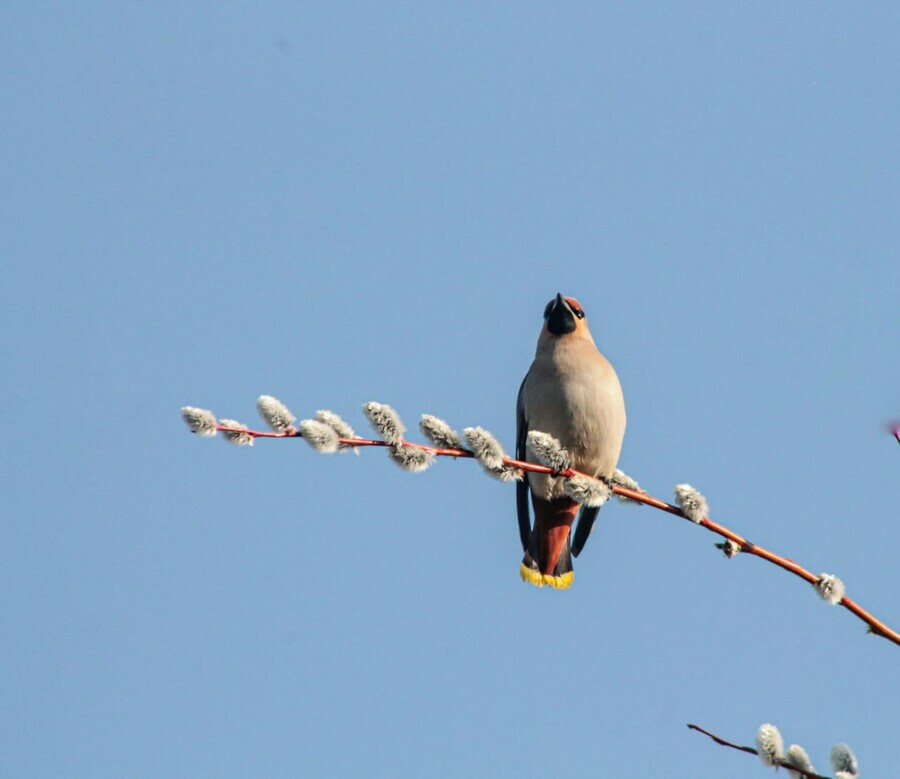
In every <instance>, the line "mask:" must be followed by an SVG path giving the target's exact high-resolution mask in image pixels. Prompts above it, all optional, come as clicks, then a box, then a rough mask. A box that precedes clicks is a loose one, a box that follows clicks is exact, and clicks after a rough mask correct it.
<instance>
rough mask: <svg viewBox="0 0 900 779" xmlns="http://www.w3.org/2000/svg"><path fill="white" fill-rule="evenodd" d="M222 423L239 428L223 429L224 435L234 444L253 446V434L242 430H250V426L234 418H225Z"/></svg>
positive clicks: (225, 425)
mask: <svg viewBox="0 0 900 779" xmlns="http://www.w3.org/2000/svg"><path fill="white" fill-rule="evenodd" d="M221 424H222V426H223V427H236V428H238V429H237V430H223V431H222V435H223V436H224V437H225V440H226V441H228V443H230V444H234V445H235V446H253V436H252V435H250V434H249V433H243V432H240V431H242V430H248V429H249V428H248V427H247V425H245V424H243V423H242V422H238V421H236V420H234V419H223V420H222V422H221Z"/></svg>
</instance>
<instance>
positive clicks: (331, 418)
mask: <svg viewBox="0 0 900 779" xmlns="http://www.w3.org/2000/svg"><path fill="white" fill-rule="evenodd" d="M316 421H317V422H321V423H322V424H323V425H328V427H330V428H331V429H332V430H334V432H335V433H337V435H338V437H340V438H356V433H355V432H354V430H353V428H352V427H350V425H348V424H347V423H346V422H345V421H344V420H343V419H341V417H339V416H338V415H337V414H335V413H334V412H333V411H328V410H327V409H319V411H317V412H316ZM338 449H340V451H342V452H346V451H349V450H350V449H353V451H354V452H356V453H357V454H359V450H357V449H355V448H354V447H352V446H351V445H350V444H338Z"/></svg>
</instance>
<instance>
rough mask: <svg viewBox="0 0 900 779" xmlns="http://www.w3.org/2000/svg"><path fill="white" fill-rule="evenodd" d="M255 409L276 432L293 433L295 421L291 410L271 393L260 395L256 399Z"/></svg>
mask: <svg viewBox="0 0 900 779" xmlns="http://www.w3.org/2000/svg"><path fill="white" fill-rule="evenodd" d="M256 410H257V411H258V412H259V415H260V416H261V417H262V419H263V422H265V423H266V424H267V425H268V426H269V427H270V428H272V430H274V431H275V432H276V433H293V432H294V431H295V430H296V428H295V427H294V422H296V421H297V417H295V416H294V415H293V414H292V413H291V410H290V409H289V408H288V407H287V406H285V405H284V403H282V402H281V401H280V400H279V399H278V398H273V397H272V396H271V395H260V396H259V397H258V398H257V399H256Z"/></svg>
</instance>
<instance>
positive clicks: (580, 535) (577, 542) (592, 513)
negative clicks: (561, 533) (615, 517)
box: [572, 506, 600, 557]
mask: <svg viewBox="0 0 900 779" xmlns="http://www.w3.org/2000/svg"><path fill="white" fill-rule="evenodd" d="M598 511H600V507H599V506H596V507H595V508H591V507H590V506H582V508H581V514H580V515H579V517H578V524H577V525H576V526H575V537H574V538H573V539H572V554H573V555H574V556H575V557H578V555H579V554H581V550H582V549H584V545H585V543H587V540H588V536H589V535H590V534H591V528H593V527H594V521H595V520H596V519H597V512H598Z"/></svg>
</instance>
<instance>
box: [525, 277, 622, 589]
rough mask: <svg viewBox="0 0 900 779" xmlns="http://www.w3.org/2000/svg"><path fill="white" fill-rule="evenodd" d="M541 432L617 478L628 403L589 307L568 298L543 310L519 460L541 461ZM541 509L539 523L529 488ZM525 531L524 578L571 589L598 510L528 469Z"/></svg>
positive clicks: (595, 472) (586, 465)
mask: <svg viewBox="0 0 900 779" xmlns="http://www.w3.org/2000/svg"><path fill="white" fill-rule="evenodd" d="M530 430H540V431H541V432H544V433H549V434H550V435H552V436H553V437H555V438H556V439H558V440H559V442H560V443H561V444H562V445H563V447H564V448H565V449H567V450H568V453H569V459H570V462H571V465H572V468H574V469H575V470H577V471H582V472H583V473H586V474H588V475H589V476H595V477H601V476H602V477H609V476H612V475H613V473H614V472H615V469H616V464H617V463H618V460H619V452H620V451H621V449H622V438H623V436H624V435H625V401H624V399H623V397H622V387H621V386H620V384H619V378H618V376H616V372H615V371H614V370H613V367H612V365H610V364H609V362H607V360H606V358H605V357H604V356H603V355H602V354H600V352H599V351H598V350H597V347H596V346H595V345H594V339H593V338H592V337H591V333H590V330H588V325H587V319H585V316H584V309H582V307H581V305H580V304H579V303H578V301H577V300H575V299H574V298H564V297H563V296H562V295H560V294H557V296H556V297H555V298H554V299H553V300H551V301H550V302H549V303H548V304H547V307H546V309H544V326H543V328H542V329H541V335H540V337H539V338H538V343H537V352H536V353H535V357H534V362H533V363H532V364H531V368H529V370H528V373H527V374H526V375H525V379H524V380H523V381H522V386H521V387H520V389H519V399H518V403H517V406H516V457H517V458H518V459H520V460H526V461H528V462H539V460H538V458H537V457H536V456H535V453H534V452H533V451H532V450H531V447H530V446H529V444H528V432H529V431H530ZM529 491H530V492H531V503H532V506H533V507H534V527H532V525H531V518H530V516H529V511H528V492H529ZM516 509H517V512H518V516H519V535H520V536H521V539H522V547H523V549H524V551H525V557H524V559H523V560H522V566H521V568H520V572H521V574H522V579H523V580H524V581H528V582H531V583H532V584H534V585H536V586H538V587H543V586H544V585H549V586H551V587H554V588H557V589H566V588H568V587H569V585H570V584H571V583H572V578H573V576H574V574H573V572H572V556H573V555H574V556H576V557H577V556H578V554H579V552H581V550H582V549H583V548H584V544H585V541H587V538H588V535H589V534H590V532H591V527H592V526H593V524H594V521H595V520H596V518H597V512H598V511H599V508H588V507H587V506H585V507H583V508H581V517H580V518H579V520H578V526H577V528H576V530H575V535H574V539H571V540H570V536H571V530H572V524H573V523H574V521H575V517H576V515H577V514H578V509H579V504H578V503H576V502H575V501H573V500H572V499H571V498H569V497H567V496H566V495H565V493H564V492H563V480H562V479H561V478H558V477H553V476H548V475H545V474H540V473H528V474H527V481H522V482H519V483H518V484H517V485H516Z"/></svg>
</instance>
